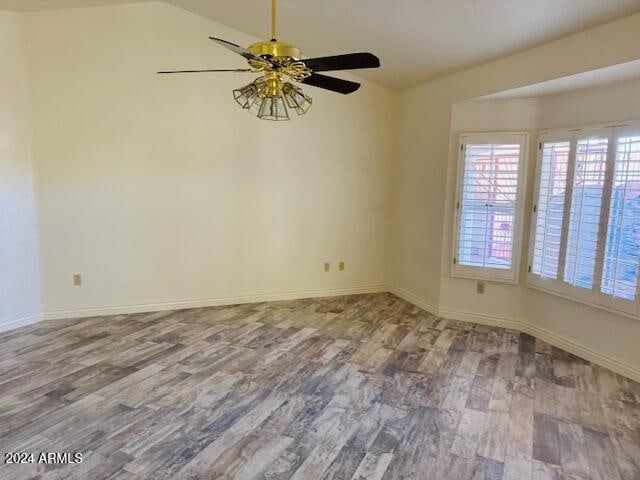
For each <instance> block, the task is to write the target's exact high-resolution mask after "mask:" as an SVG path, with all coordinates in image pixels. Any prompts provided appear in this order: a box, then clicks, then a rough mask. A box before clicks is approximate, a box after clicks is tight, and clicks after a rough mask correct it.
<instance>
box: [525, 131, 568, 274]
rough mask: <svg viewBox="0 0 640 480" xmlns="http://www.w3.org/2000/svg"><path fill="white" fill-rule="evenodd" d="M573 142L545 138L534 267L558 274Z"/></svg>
mask: <svg viewBox="0 0 640 480" xmlns="http://www.w3.org/2000/svg"><path fill="white" fill-rule="evenodd" d="M570 148H571V143H570V142H567V141H561V142H544V143H543V144H542V164H541V168H540V180H539V188H538V200H537V204H536V206H537V208H536V214H537V217H536V230H535V237H534V252H533V265H532V271H533V273H535V274H536V275H540V277H542V278H553V279H555V278H557V276H558V265H559V262H560V241H561V237H562V221H563V217H564V203H565V200H564V198H565V192H566V188H567V172H568V166H569V151H570Z"/></svg>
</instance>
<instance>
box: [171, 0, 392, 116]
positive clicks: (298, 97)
mask: <svg viewBox="0 0 640 480" xmlns="http://www.w3.org/2000/svg"><path fill="white" fill-rule="evenodd" d="M209 38H210V39H211V40H213V41H214V42H216V43H218V44H219V45H222V46H223V47H225V48H228V49H229V50H231V51H232V52H235V53H237V54H238V55H241V56H242V57H244V58H245V59H246V60H247V62H248V63H249V67H250V68H239V69H214V70H174V71H164V72H158V73H159V74H173V73H208V72H236V73H259V74H261V75H260V76H259V77H258V78H256V79H255V80H254V81H253V82H251V83H250V84H248V85H245V86H244V87H240V88H238V89H236V90H234V91H233V98H234V99H235V100H236V102H237V103H238V104H239V105H240V106H241V107H242V108H244V109H246V110H248V111H249V112H251V113H253V114H254V115H256V116H257V117H258V118H261V119H264V120H289V113H288V110H287V107H288V108H291V109H293V110H295V112H296V113H297V114H298V115H302V114H304V113H306V112H307V111H308V110H309V108H310V107H311V102H312V100H311V97H309V96H308V95H306V94H305V93H304V92H303V91H302V89H301V88H300V87H299V86H297V85H294V84H293V83H291V82H289V81H288V80H292V81H293V82H298V83H303V84H305V85H311V86H314V87H319V88H324V89H325V90H331V91H332V92H337V93H342V94H348V93H353V92H355V91H356V90H358V88H360V84H359V83H357V82H352V81H349V80H343V79H341V78H336V77H330V76H327V75H321V74H319V73H316V72H328V71H336V70H357V69H361V68H378V67H379V66H380V60H379V59H378V57H376V56H375V55H373V54H372V53H366V52H363V53H347V54H345V55H335V56H331V57H318V58H308V59H302V54H301V51H300V49H299V48H297V47H296V46H294V45H292V44H290V43H285V42H280V41H278V40H276V0H271V40H269V41H265V42H258V43H254V44H253V45H249V47H248V48H246V49H245V48H243V47H241V46H239V45H236V44H235V43H231V42H228V41H226V40H222V39H220V38H215V37H209Z"/></svg>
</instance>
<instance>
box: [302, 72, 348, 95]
mask: <svg viewBox="0 0 640 480" xmlns="http://www.w3.org/2000/svg"><path fill="white" fill-rule="evenodd" d="M302 83H304V84H306V85H311V86H314V87H319V88H324V89H325V90H331V91H332V92H338V93H342V94H345V95H346V94H348V93H353V92H355V91H356V90H358V89H359V88H360V84H359V83H356V82H351V81H349V80H343V79H341V78H335V77H328V76H326V75H320V74H319V73H312V74H311V75H310V76H309V77H307V78H305V79H304V80H303V81H302Z"/></svg>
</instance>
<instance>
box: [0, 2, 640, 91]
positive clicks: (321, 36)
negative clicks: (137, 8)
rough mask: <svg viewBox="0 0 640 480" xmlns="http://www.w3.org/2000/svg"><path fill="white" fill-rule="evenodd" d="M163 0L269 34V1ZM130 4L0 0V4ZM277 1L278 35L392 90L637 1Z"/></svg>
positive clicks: (635, 7)
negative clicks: (351, 58)
mask: <svg viewBox="0 0 640 480" xmlns="http://www.w3.org/2000/svg"><path fill="white" fill-rule="evenodd" d="M165 1H166V2H167V3H171V4H173V5H176V6H178V7H181V8H184V9H186V10H189V11H191V12H194V13H197V14H199V15H203V16H205V17H208V18H210V19H212V20H215V21H217V22H219V23H222V24H225V25H227V26H229V27H232V28H235V29H236V30H240V31H242V32H245V33H248V34H251V35H253V36H256V37H259V38H268V36H269V26H270V23H269V12H270V2H269V0H233V1H229V0H165ZM134 2H135V0H0V9H6V10H20V11H28V10H43V9H52V8H67V7H78V6H92V5H103V4H118V3H134ZM278 4H279V21H278V24H279V27H278V30H279V35H278V36H279V39H280V40H283V41H288V42H291V43H295V44H296V45H297V46H299V47H300V48H302V50H303V52H304V53H305V54H306V55H307V56H318V55H331V54H338V53H344V52H355V51H371V52H373V53H375V54H377V55H378V56H379V57H380V59H381V61H382V66H383V68H381V69H379V70H375V71H362V72H359V75H360V76H362V77H364V78H367V79H370V80H373V81H376V82H378V83H381V84H384V85H387V86H390V87H392V88H396V89H403V88H407V87H411V86H414V85H417V84H419V83H422V82H424V81H426V80H430V79H433V78H437V77H440V76H443V75H446V74H449V73H452V72H455V71H459V70H463V69H465V68H469V67H471V66H474V65H478V64H481V63H485V62H487V61H490V60H493V59H495V58H499V57H502V56H505V55H509V54H511V53H515V52H518V51H522V50H526V49H528V48H532V47H534V46H537V45H540V44H542V43H545V42H548V41H551V40H554V39H557V38H560V37H563V36H566V35H569V34H571V33H575V32H577V31H580V30H584V29H586V28H590V27H593V26H595V25H598V24H602V23H606V22H608V21H611V20H615V19H616V18H620V17H623V16H627V15H630V14H632V13H635V12H640V0H606V1H604V0H536V1H531V0H400V1H395V2H392V1H382V0H349V1H344V0H279V2H278ZM228 40H230V41H234V39H233V38H229V39H228Z"/></svg>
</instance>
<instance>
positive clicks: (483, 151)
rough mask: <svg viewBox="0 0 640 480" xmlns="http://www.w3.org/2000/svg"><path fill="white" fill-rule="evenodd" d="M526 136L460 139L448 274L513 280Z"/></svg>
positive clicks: (484, 136)
mask: <svg viewBox="0 0 640 480" xmlns="http://www.w3.org/2000/svg"><path fill="white" fill-rule="evenodd" d="M525 143H526V135H525V134H496V135H495V136H494V135H491V134H486V135H484V134H483V135H472V134H469V135H463V137H462V146H461V159H460V160H461V161H460V175H459V181H458V197H457V198H458V201H457V219H456V220H457V221H456V227H457V228H456V235H455V239H456V243H455V245H454V251H455V259H454V267H453V271H452V273H453V274H454V275H456V276H463V277H470V278H487V279H495V280H501V281H513V280H515V272H516V268H515V267H516V266H517V258H516V256H515V255H514V253H515V250H516V246H517V245H516V240H517V237H518V231H519V229H518V227H519V224H518V222H517V219H518V217H519V216H520V213H519V211H518V210H519V209H520V207H521V202H520V195H519V191H518V190H519V189H518V186H519V178H520V176H521V172H522V168H523V165H524V161H523V155H524V153H525Z"/></svg>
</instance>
